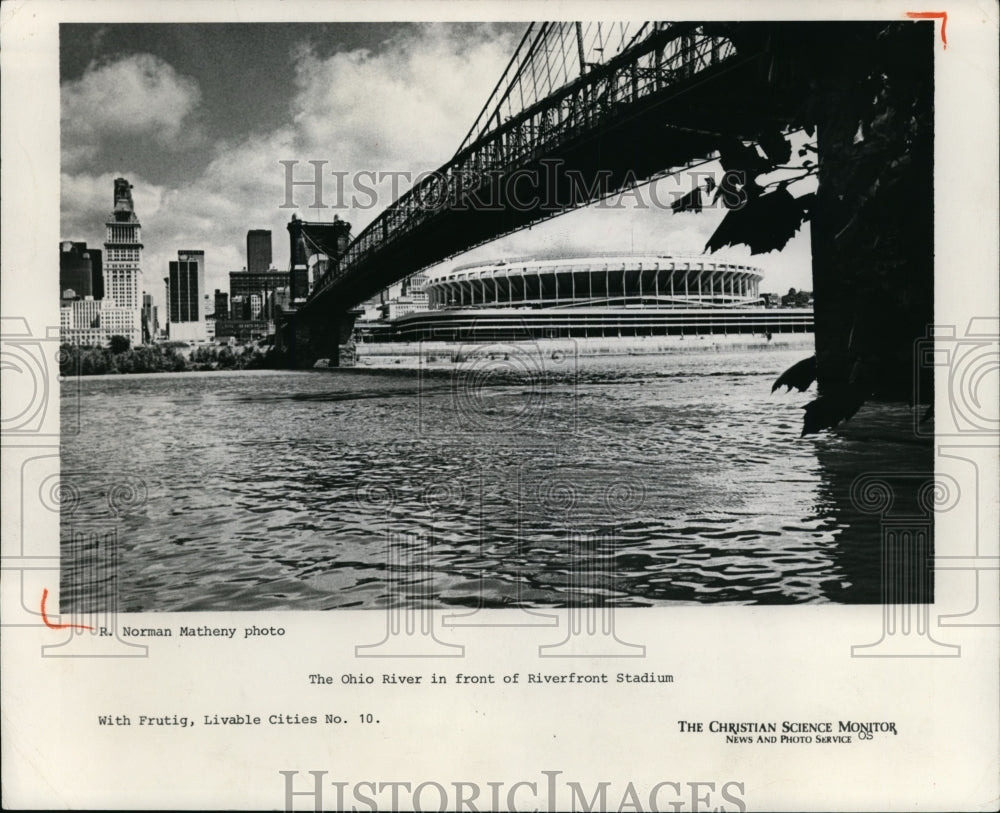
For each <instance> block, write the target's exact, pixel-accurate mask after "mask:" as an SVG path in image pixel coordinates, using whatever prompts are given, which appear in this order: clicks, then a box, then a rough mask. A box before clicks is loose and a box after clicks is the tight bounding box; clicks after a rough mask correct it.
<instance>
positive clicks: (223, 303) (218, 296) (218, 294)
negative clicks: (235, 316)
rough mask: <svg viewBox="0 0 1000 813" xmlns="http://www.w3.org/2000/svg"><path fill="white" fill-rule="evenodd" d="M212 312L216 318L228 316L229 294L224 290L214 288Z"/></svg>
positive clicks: (226, 317)
mask: <svg viewBox="0 0 1000 813" xmlns="http://www.w3.org/2000/svg"><path fill="white" fill-rule="evenodd" d="M214 313H215V318H216V319H228V318H229V294H227V293H226V292H225V291H220V290H219V289H218V288H216V289H215V311H214Z"/></svg>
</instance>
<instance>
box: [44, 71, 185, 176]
mask: <svg viewBox="0 0 1000 813" xmlns="http://www.w3.org/2000/svg"><path fill="white" fill-rule="evenodd" d="M200 101H201V91H200V89H199V87H198V83H197V82H195V81H194V80H193V79H191V78H190V77H186V76H181V75H180V74H179V73H177V71H176V70H174V68H173V67H172V66H171V65H170V64H168V63H167V62H164V61H163V60H162V59H160V58H158V57H155V56H152V55H151V54H132V55H130V56H127V57H124V58H123V59H119V60H117V61H115V62H105V63H96V62H95V63H91V64H90V66H88V68H87V70H86V71H85V72H84V74H83V76H81V77H80V78H79V79H76V80H73V81H69V82H65V83H63V85H62V88H61V104H62V111H61V113H62V140H63V144H64V145H66V149H65V150H64V153H63V162H64V163H63V166H64V167H68V166H78V165H79V162H80V161H81V160H86V159H92V158H93V156H94V154H95V153H96V151H97V147H98V145H99V144H100V143H101V141H102V140H104V139H116V138H122V137H125V138H134V137H140V136H142V137H146V136H148V137H152V138H154V139H155V140H156V141H157V142H158V143H159V144H161V145H163V146H171V145H173V146H180V145H181V144H184V145H187V144H190V142H191V134H192V129H193V128H192V127H190V126H189V125H190V118H191V114H192V113H193V112H194V111H195V110H196V109H197V107H198V104H199V103H200ZM182 135H183V136H184V138H181V136H182Z"/></svg>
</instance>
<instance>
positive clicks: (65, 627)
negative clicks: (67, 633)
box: [42, 588, 94, 632]
mask: <svg viewBox="0 0 1000 813" xmlns="http://www.w3.org/2000/svg"><path fill="white" fill-rule="evenodd" d="M48 597H49V591H48V588H46V589H45V590H42V621H44V622H45V626H46V627H48V628H49V629H50V630H69V629H73V630H90V631H91V632H93V631H94V628H93V627H87V626H84V625H83V624H53V623H52V622H51V621H49V617H48V615H46V613H45V600H46V599H47V598H48Z"/></svg>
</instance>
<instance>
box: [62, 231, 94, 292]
mask: <svg viewBox="0 0 1000 813" xmlns="http://www.w3.org/2000/svg"><path fill="white" fill-rule="evenodd" d="M93 295H94V286H93V265H92V263H91V259H90V252H89V251H88V250H87V244H86V243H73V242H71V241H69V240H67V241H65V242H62V243H60V244H59V298H60V299H61V300H66V301H69V300H73V299H83V298H85V297H93Z"/></svg>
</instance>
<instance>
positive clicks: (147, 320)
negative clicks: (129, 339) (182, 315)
mask: <svg viewBox="0 0 1000 813" xmlns="http://www.w3.org/2000/svg"><path fill="white" fill-rule="evenodd" d="M159 332H160V323H159V317H158V314H157V307H156V305H154V304H153V297H152V295H151V294H147V293H145V292H143V294H142V336H143V340H144V341H146V342H151V341H153V340H154V339H155V338H156V337H157V335H158V334H159Z"/></svg>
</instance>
